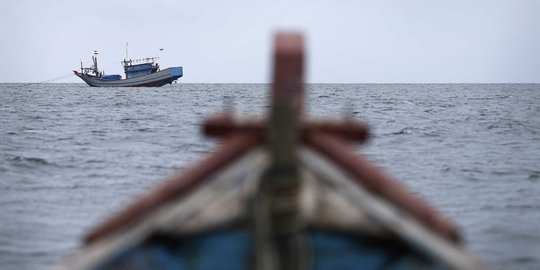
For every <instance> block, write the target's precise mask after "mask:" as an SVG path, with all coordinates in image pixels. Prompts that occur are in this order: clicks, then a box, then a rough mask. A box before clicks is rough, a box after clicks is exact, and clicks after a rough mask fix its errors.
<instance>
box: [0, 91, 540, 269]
mask: <svg viewBox="0 0 540 270" xmlns="http://www.w3.org/2000/svg"><path fill="white" fill-rule="evenodd" d="M269 87H270V85H268V84H183V83H178V84H173V85H167V86H164V87H161V88H91V87H88V86H86V85H84V84H76V83H75V84H71V83H68V84H56V83H54V84H53V83H51V84H0V268H1V269H7V270H12V269H44V268H48V267H49V266H50V265H52V264H55V263H57V262H59V261H61V260H62V259H63V258H66V256H69V255H70V254H73V253H74V252H75V251H76V250H77V249H78V248H79V247H81V243H82V241H81V239H82V237H83V236H84V235H85V233H86V232H88V231H89V230H90V229H91V228H92V227H93V226H95V225H97V224H99V223H100V222H101V221H103V220H104V219H106V218H107V217H109V216H111V215H113V214H114V213H115V212H116V211H118V210H120V209H122V207H123V206H125V205H126V204H127V203H129V202H131V201H133V200H134V199H135V198H137V197H138V196H139V195H141V194H144V193H145V192H147V191H148V190H149V189H151V188H152V187H153V186H154V185H156V184H157V183H160V182H161V181H163V180H164V179H165V178H167V176H170V175H172V174H174V172H176V171H178V170H181V169H182V168H185V167H187V166H189V165H190V164H193V163H194V162H196V161H197V160H200V159H201V158H202V157H204V156H205V155H206V154H208V153H210V152H211V151H212V149H214V147H216V146H217V144H218V142H217V141H216V140H214V139H211V138H205V137H204V135H203V134H202V133H201V125H202V122H203V121H204V119H206V118H207V117H209V116H211V115H213V114H216V113H219V112H221V111H223V110H229V111H232V112H234V113H235V114H237V115H239V116H249V115H253V116H261V115H264V114H265V113H266V112H267V111H268V109H269V107H268V101H269V96H268V93H269ZM305 91H306V100H305V102H306V109H307V110H308V115H310V116H311V117H321V118H343V117H353V118H355V119H358V120H360V121H365V122H366V123H368V125H369V127H370V130H371V133H372V136H371V138H370V140H369V141H368V142H367V143H365V144H364V145H358V146H357V148H356V149H357V151H358V153H360V154H362V155H365V156H367V158H369V159H370V160H372V161H373V162H374V163H375V164H376V165H377V166H378V167H380V168H382V169H383V170H385V171H386V172H387V173H388V174H390V175H392V176H393V177H394V178H396V179H398V180H399V181H400V182H401V183H402V184H404V185H405V186H406V187H408V189H410V190H411V191H412V192H413V193H414V194H416V195H418V196H420V197H422V198H424V199H426V200H427V201H429V202H430V203H431V204H432V205H433V206H434V207H435V208H437V209H438V211H439V212H440V213H441V214H442V215H444V216H446V217H448V218H450V219H451V220H452V221H453V222H454V223H456V224H457V225H458V226H459V228H460V230H461V233H462V234H463V236H464V238H465V242H466V246H467V248H468V249H469V250H470V251H471V252H473V253H474V254H476V256H477V257H478V258H480V260H481V261H483V262H484V263H485V264H486V266H487V269H540V84H308V85H306V89H305Z"/></svg>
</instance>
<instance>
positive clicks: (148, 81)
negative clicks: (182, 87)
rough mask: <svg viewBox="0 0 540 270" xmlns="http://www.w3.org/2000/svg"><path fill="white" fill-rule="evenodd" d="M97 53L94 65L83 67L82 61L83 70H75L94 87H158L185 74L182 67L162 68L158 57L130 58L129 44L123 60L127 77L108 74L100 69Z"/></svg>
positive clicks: (93, 59) (93, 61) (95, 52)
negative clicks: (128, 52)
mask: <svg viewBox="0 0 540 270" xmlns="http://www.w3.org/2000/svg"><path fill="white" fill-rule="evenodd" d="M97 54H98V53H97V51H94V55H93V56H92V66H90V67H83V64H82V62H81V71H80V72H79V71H76V70H74V71H73V73H75V75H77V77H79V78H81V79H82V80H83V81H84V82H86V83H87V84H88V85H90V86H92V87H158V86H163V85H165V84H171V83H173V82H176V80H178V78H180V77H182V75H183V71H182V67H170V68H166V69H163V70H160V68H159V64H158V63H157V60H158V57H151V58H142V59H134V60H132V59H129V58H128V54H127V44H126V58H125V59H124V61H122V66H123V67H124V72H125V74H126V76H125V78H122V76H121V75H119V74H114V75H106V74H105V72H103V71H100V70H99V69H98V63H97V62H98V61H97Z"/></svg>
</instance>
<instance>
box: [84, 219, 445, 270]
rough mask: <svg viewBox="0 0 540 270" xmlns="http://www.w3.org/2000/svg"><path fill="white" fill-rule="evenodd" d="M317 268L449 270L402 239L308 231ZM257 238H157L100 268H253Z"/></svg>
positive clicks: (224, 233)
mask: <svg viewBox="0 0 540 270" xmlns="http://www.w3.org/2000/svg"><path fill="white" fill-rule="evenodd" d="M306 236H307V239H308V241H307V243H309V245H310V247H309V249H308V252H310V254H309V255H310V257H311V258H312V266H313V269H314V270H334V269H342V270H348V269H351V270H352V269H391V270H398V269H447V268H446V267H445V266H444V265H440V264H438V262H437V261H435V260H432V259H431V258H430V257H429V256H427V255H426V254H422V253H420V251H417V250H414V249H413V248H411V247H410V246H408V245H406V244H405V243H402V242H399V241H398V240H388V239H386V240H384V239H374V238H365V237H357V236H351V235H346V234H341V233H334V232H325V231H308V232H306ZM252 241H253V240H252V237H251V234H250V233H249V231H246V230H239V229H238V230H219V231H213V232H209V233H205V234H201V235H195V236H191V237H182V238H179V237H174V236H154V237H152V238H150V239H148V240H147V241H145V242H144V243H141V244H140V245H138V246H135V247H131V248H128V249H126V250H124V251H122V252H120V253H118V254H116V255H113V256H112V257H111V258H110V259H109V260H108V261H105V262H103V263H102V264H101V265H99V266H98V267H96V268H95V270H111V269H132V270H142V269H166V270H168V269H179V270H218V269H223V270H244V269H245V270H247V269H251V264H250V262H251V256H252Z"/></svg>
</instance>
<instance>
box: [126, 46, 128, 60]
mask: <svg viewBox="0 0 540 270" xmlns="http://www.w3.org/2000/svg"><path fill="white" fill-rule="evenodd" d="M126 60H128V43H127V42H126Z"/></svg>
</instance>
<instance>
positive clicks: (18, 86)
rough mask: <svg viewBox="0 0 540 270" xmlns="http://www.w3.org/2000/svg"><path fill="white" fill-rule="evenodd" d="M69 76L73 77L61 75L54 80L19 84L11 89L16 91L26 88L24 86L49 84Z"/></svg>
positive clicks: (70, 74)
mask: <svg viewBox="0 0 540 270" xmlns="http://www.w3.org/2000/svg"><path fill="white" fill-rule="evenodd" d="M71 76H74V74H73V73H69V74H66V75H62V76H60V77H56V78H52V79H48V80H44V81H40V82H34V83H25V84H20V85H17V86H15V87H13V89H17V88H20V87H26V86H30V85H35V84H42V83H49V82H53V81H58V80H63V79H66V78H69V77H71Z"/></svg>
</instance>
